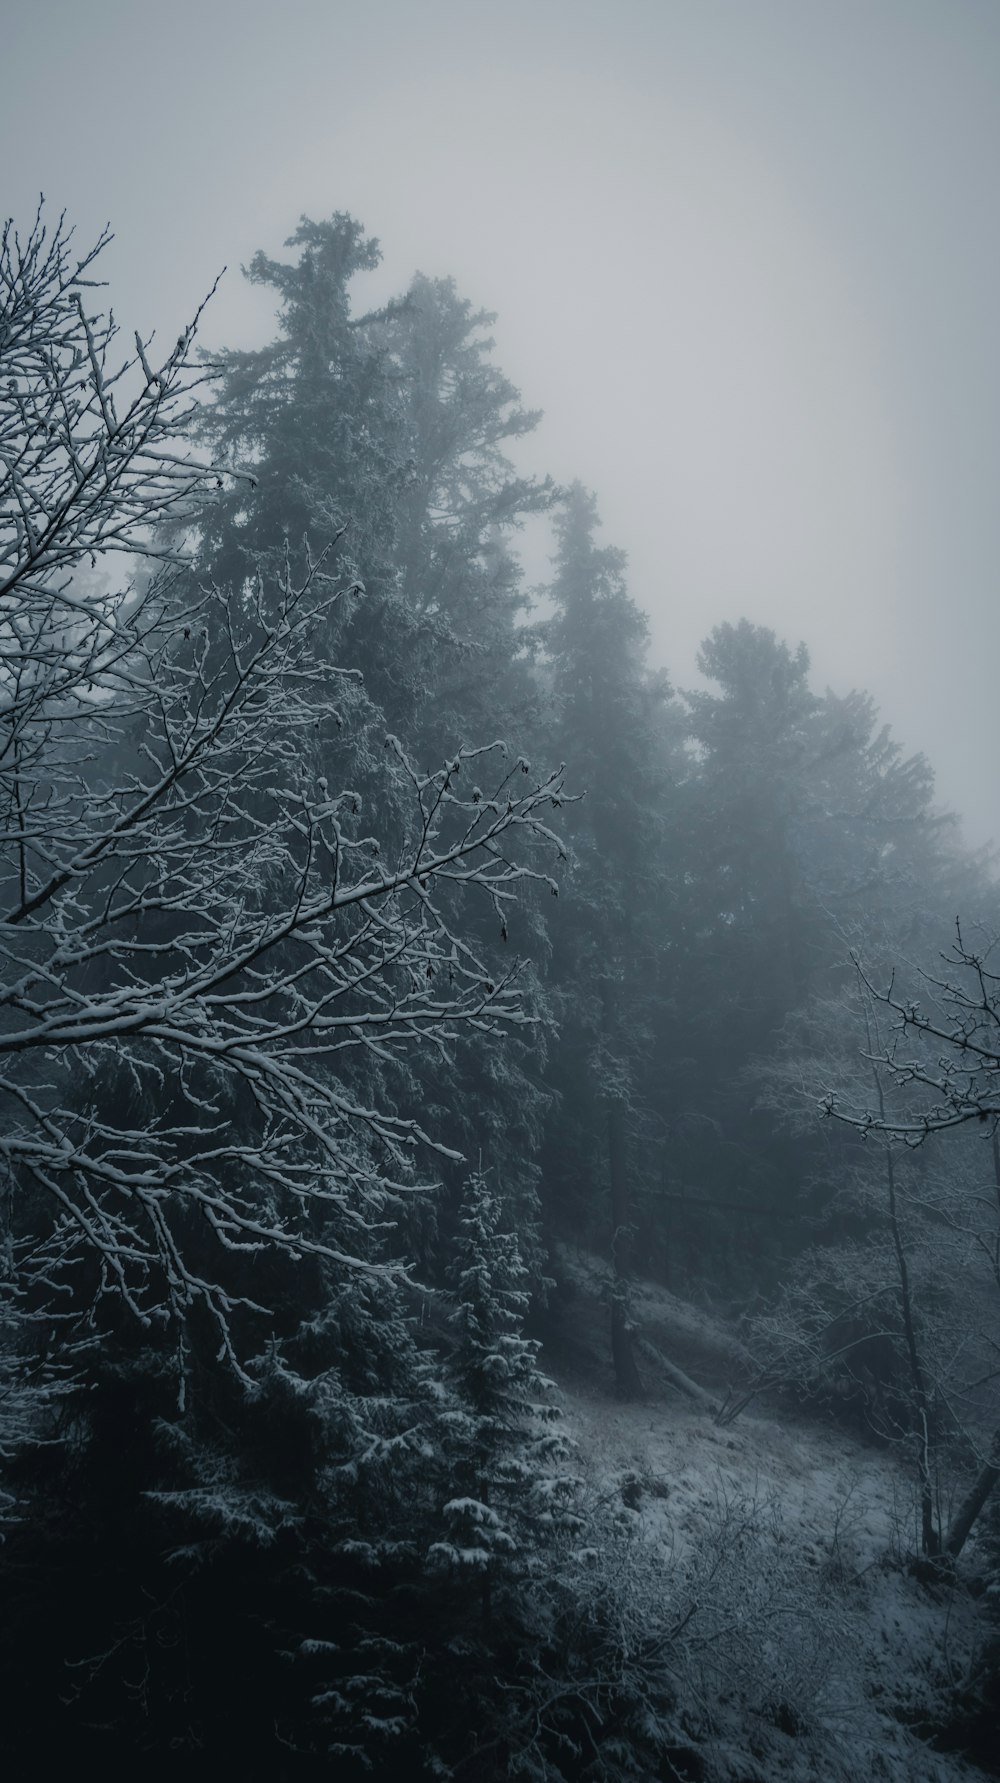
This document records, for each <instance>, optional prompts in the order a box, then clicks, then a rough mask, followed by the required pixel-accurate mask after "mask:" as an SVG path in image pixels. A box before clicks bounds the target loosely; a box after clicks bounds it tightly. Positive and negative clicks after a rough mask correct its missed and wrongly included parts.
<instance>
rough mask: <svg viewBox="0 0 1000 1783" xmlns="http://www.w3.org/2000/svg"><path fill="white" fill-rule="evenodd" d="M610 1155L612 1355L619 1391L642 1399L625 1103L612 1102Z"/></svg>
mask: <svg viewBox="0 0 1000 1783" xmlns="http://www.w3.org/2000/svg"><path fill="white" fill-rule="evenodd" d="M608 1157H609V1160H610V1165H611V1266H612V1280H611V1358H612V1361H613V1362H614V1365H615V1379H616V1381H617V1383H618V1391H619V1393H621V1394H622V1396H623V1397H624V1398H625V1399H639V1398H640V1397H641V1395H642V1381H641V1380H640V1378H639V1370H638V1368H637V1367H636V1361H635V1355H634V1352H633V1349H632V1336H631V1332H630V1330H629V1322H628V1301H629V1294H628V1289H629V1281H630V1279H631V1273H632V1258H631V1251H632V1244H631V1237H632V1223H631V1211H632V1210H631V1207H630V1204H629V1190H628V1155H627V1150H626V1139H625V1108H624V1104H623V1103H621V1102H612V1104H611V1106H610V1108H609V1110H608Z"/></svg>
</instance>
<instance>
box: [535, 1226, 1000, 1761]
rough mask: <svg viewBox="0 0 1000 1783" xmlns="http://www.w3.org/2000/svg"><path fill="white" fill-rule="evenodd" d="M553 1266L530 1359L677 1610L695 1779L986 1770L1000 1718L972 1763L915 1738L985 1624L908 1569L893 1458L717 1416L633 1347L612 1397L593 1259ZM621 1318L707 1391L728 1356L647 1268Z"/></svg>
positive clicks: (817, 1432)
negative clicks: (634, 1358) (547, 1332)
mask: <svg viewBox="0 0 1000 1783" xmlns="http://www.w3.org/2000/svg"><path fill="white" fill-rule="evenodd" d="M562 1268H563V1271H564V1278H565V1279H566V1280H567V1281H568V1282H569V1283H570V1285H571V1296H572V1297H571V1298H570V1299H569V1300H568V1301H564V1303H563V1308H562V1312H561V1314H560V1316H559V1319H558V1321H557V1329H556V1333H555V1335H554V1337H553V1338H552V1340H551V1342H550V1343H549V1344H548V1345H547V1346H546V1349H545V1351H544V1353H543V1357H542V1361H543V1364H544V1366H545V1367H546V1369H547V1371H548V1372H549V1373H550V1374H551V1375H552V1377H553V1378H554V1379H555V1380H556V1382H557V1385H558V1388H559V1392H560V1396H561V1400H562V1403H563V1407H564V1410H565V1413H566V1419H567V1426H568V1429H569V1431H570V1432H571V1433H572V1435H573V1436H574V1437H575V1439H576V1441H577V1442H578V1444H579V1452H580V1461H581V1471H584V1472H585V1473H586V1475H587V1477H588V1478H589V1480H590V1483H591V1487H592V1490H593V1491H594V1493H595V1494H596V1495H597V1496H598V1497H601V1498H603V1499H604V1500H605V1501H606V1502H608V1503H610V1504H613V1505H615V1506H616V1507H618V1514H619V1515H620V1517H621V1518H623V1519H625V1520H626V1521H628V1522H629V1523H630V1524H631V1527H632V1529H633V1532H634V1535H635V1538H636V1546H637V1547H638V1548H639V1550H640V1552H642V1553H645V1554H647V1555H648V1556H649V1562H648V1564H649V1569H650V1571H651V1572H652V1573H654V1574H655V1577H656V1579H657V1586H656V1589H657V1590H658V1591H663V1592H666V1593H668V1594H669V1596H670V1599H671V1608H672V1610H673V1605H674V1603H676V1606H677V1616H676V1620H677V1621H678V1622H680V1621H682V1620H683V1618H684V1617H685V1616H686V1615H687V1614H688V1612H689V1610H690V1616H689V1619H688V1620H687V1622H685V1623H684V1627H683V1629H682V1631H681V1633H680V1634H679V1635H678V1637H677V1649H678V1657H677V1680H678V1695H679V1698H680V1700H681V1702H682V1703H683V1704H684V1705H685V1712H684V1722H685V1725H686V1728H687V1730H688V1732H689V1733H690V1736H691V1739H692V1743H693V1744H696V1745H697V1748H698V1750H699V1751H700V1752H701V1753H702V1754H703V1755H704V1756H705V1759H706V1762H707V1764H708V1767H709V1768H708V1770H707V1772H706V1776H707V1778H708V1779H709V1780H710V1783H772V1780H773V1783H779V1780H781V1779H796V1780H797V1779H802V1780H803V1783H809V1780H811V1779H826V1778H829V1779H841V1778H843V1779H847V1778H850V1779H852V1783H864V1779H867V1778H880V1779H886V1780H891V1783H903V1780H904V1779H905V1780H906V1783H911V1780H912V1783H925V1780H926V1783H957V1780H958V1779H960V1778H965V1779H971V1778H982V1777H983V1776H984V1775H1000V1733H998V1738H997V1758H998V1764H997V1768H996V1769H993V1768H992V1767H991V1769H990V1770H989V1771H984V1770H982V1769H981V1768H978V1767H977V1766H976V1765H973V1764H972V1763H970V1762H967V1761H966V1760H965V1759H963V1758H962V1757H961V1756H960V1755H959V1754H956V1753H952V1752H949V1753H947V1754H945V1753H941V1752H936V1751H933V1750H932V1749H931V1748H930V1746H929V1745H927V1744H926V1743H925V1740H924V1739H923V1738H921V1735H922V1734H924V1733H926V1732H928V1731H929V1730H931V1729H933V1728H935V1727H940V1726H942V1725H946V1724H947V1723H948V1722H949V1721H950V1720H951V1719H952V1707H951V1705H952V1703H953V1700H954V1697H955V1693H956V1691H959V1692H960V1691H961V1689H962V1687H963V1685H964V1683H965V1681H966V1680H967V1678H968V1677H969V1675H970V1671H971V1670H972V1668H973V1667H974V1665H975V1663H976V1657H977V1655H978V1654H979V1653H980V1652H981V1650H982V1647H983V1644H984V1641H985V1640H986V1638H987V1635H988V1629H987V1627H986V1625H985V1623H984V1621H983V1619H982V1616H981V1612H980V1609H979V1607H978V1605H977V1600H976V1598H975V1596H974V1595H973V1594H972V1593H970V1591H969V1590H968V1589H967V1586H966V1583H965V1582H962V1581H960V1582H958V1583H957V1584H956V1585H955V1586H953V1587H945V1586H942V1585H935V1586H934V1588H933V1589H929V1588H928V1587H927V1586H925V1585H922V1584H920V1583H919V1582H918V1581H917V1580H916V1579H915V1578H914V1577H913V1576H912V1574H911V1572H910V1571H909V1570H908V1569H907V1566H906V1564H905V1562H906V1557H907V1555H908V1554H909V1553H910V1552H911V1551H912V1549H913V1547H914V1544H915V1524H914V1502H913V1491H912V1484H911V1481H910V1479H909V1477H908V1475H907V1471H906V1466H905V1459H904V1458H903V1457H901V1456H897V1455H895V1454H893V1453H892V1452H891V1451H887V1450H886V1449H884V1448H879V1447H877V1446H875V1445H874V1444H872V1445H869V1444H867V1443H865V1442H863V1441H862V1440H861V1439H860V1438H855V1437H852V1435H851V1434H850V1433H849V1432H845V1431H844V1430H843V1429H842V1428H840V1427H838V1426H836V1425H835V1424H833V1423H829V1424H823V1423H821V1422H818V1421H811V1420H810V1419H808V1418H805V1417H803V1416H800V1415H796V1414H792V1413H790V1412H788V1411H786V1410H785V1409H783V1408H780V1407H778V1406H775V1405H765V1404H762V1403H760V1402H758V1401H755V1402H753V1403H752V1404H751V1405H750V1406H749V1407H748V1408H747V1409H745V1410H744V1411H742V1412H741V1413H740V1415H739V1416H738V1418H737V1419H736V1420H735V1422H733V1423H732V1424H730V1425H725V1424H721V1425H720V1424H719V1423H717V1422H716V1421H715V1420H714V1418H713V1416H712V1413H711V1411H710V1410H709V1409H708V1408H707V1407H706V1406H705V1405H703V1404H700V1403H698V1402H697V1401H695V1400H693V1399H692V1398H690V1397H689V1396H688V1395H686V1394H685V1393H683V1392H681V1391H679V1390H678V1389H677V1387H676V1386H674V1385H673V1384H672V1383H671V1382H670V1380H669V1378H668V1377H667V1376H666V1374H665V1373H664V1372H663V1371H662V1370H660V1369H659V1368H658V1365H657V1364H656V1362H655V1360H654V1359H653V1358H652V1356H651V1355H650V1353H649V1352H647V1353H646V1354H644V1355H643V1357H642V1366H643V1376H644V1384H645V1386H646V1397H645V1399H644V1400H643V1402H641V1403H638V1404H626V1403H623V1402H622V1401H621V1400H619V1399H618V1398H617V1397H616V1396H615V1392H614V1382H613V1378H612V1375H611V1369H610V1364H609V1363H608V1361H607V1359H606V1355H607V1340H606V1335H605V1327H606V1322H607V1309H606V1306H605V1305H604V1303H603V1294H602V1279H603V1272H602V1269H601V1267H600V1265H598V1264H597V1263H596V1262H595V1260H594V1259H592V1258H590V1257H588V1256H587V1255H586V1254H584V1253H580V1252H566V1253H565V1254H564V1256H563V1258H562ZM636 1315H637V1323H638V1326H639V1329H640V1331H641V1333H642V1335H643V1337H644V1338H645V1339H647V1340H649V1341H651V1343H652V1344H653V1345H654V1346H655V1349H656V1350H658V1351H660V1352H661V1353H662V1354H663V1355H664V1356H666V1357H668V1358H670V1360H671V1361H672V1362H673V1363H675V1364H676V1365H679V1366H680V1367H681V1368H683V1369H684V1371H685V1373H686V1374H688V1375H689V1376H690V1377H691V1378H692V1379H693V1380H694V1381H696V1382H697V1383H698V1384H699V1385H700V1386H701V1387H703V1388H705V1389H707V1390H708V1392H709V1393H710V1394H711V1396H712V1398H713V1399H715V1400H716V1401H721V1400H722V1399H723V1398H724V1397H725V1393H726V1390H727V1387H728V1386H729V1384H730V1382H731V1381H733V1380H734V1379H735V1378H737V1376H738V1373H739V1361H740V1353H739V1345H738V1342H737V1340H736V1338H735V1337H734V1336H733V1335H732V1334H731V1333H729V1332H727V1331H726V1329H725V1327H724V1325H723V1324H722V1323H721V1321H718V1320H714V1319H712V1318H711V1317H710V1316H709V1315H708V1314H706V1313H704V1312H702V1311H701V1310H699V1309H698V1308H695V1307H692V1306H690V1305H688V1304H686V1303H685V1302H683V1301H680V1300H678V1299H677V1298H676V1297H675V1296H673V1295H670V1294H668V1293H667V1292H666V1291H664V1290H662V1289H659V1288H656V1287H654V1286H652V1285H649V1284H646V1285H644V1286H643V1287H642V1288H641V1289H640V1290H639V1292H638V1294H637V1297H636ZM973 1564H974V1556H973V1561H972V1562H971V1563H970V1566H971V1565H973ZM692 1606H695V1607H693V1608H692ZM980 1757H981V1758H982V1753H980Z"/></svg>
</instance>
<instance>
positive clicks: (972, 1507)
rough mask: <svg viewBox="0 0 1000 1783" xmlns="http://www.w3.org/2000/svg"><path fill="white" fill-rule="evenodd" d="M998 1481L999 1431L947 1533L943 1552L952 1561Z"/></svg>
mask: <svg viewBox="0 0 1000 1783" xmlns="http://www.w3.org/2000/svg"><path fill="white" fill-rule="evenodd" d="M998 1480H1000V1430H998V1431H997V1433H996V1435H995V1436H994V1438H993V1447H992V1449H991V1451H990V1458H989V1460H988V1461H986V1462H984V1463H983V1466H982V1467H981V1468H980V1469H979V1472H978V1473H977V1475H976V1477H975V1479H974V1480H973V1482H972V1485H971V1487H970V1488H969V1491H968V1492H967V1493H966V1496H965V1497H964V1498H963V1500H962V1502H961V1504H960V1505H959V1507H958V1510H957V1511H956V1513H955V1516H954V1519H953V1521H952V1525H951V1528H950V1529H949V1531H948V1539H947V1541H946V1542H945V1544H944V1551H945V1553H946V1554H949V1555H950V1556H951V1558H952V1560H957V1559H958V1556H959V1555H960V1553H961V1552H962V1549H963V1548H964V1547H965V1544H966V1542H967V1541H968V1539H969V1532H970V1530H971V1529H972V1525H973V1524H974V1522H975V1521H976V1518H977V1517H978V1515H979V1513H980V1511H981V1510H982V1508H983V1506H984V1504H985V1503H986V1500H987V1499H988V1498H989V1495H990V1493H991V1492H992V1490H993V1488H994V1486H995V1485H996V1483H997V1481H998Z"/></svg>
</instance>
